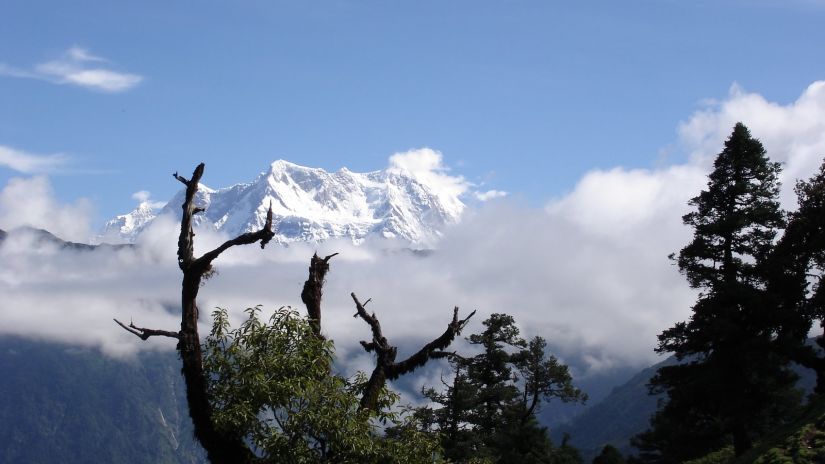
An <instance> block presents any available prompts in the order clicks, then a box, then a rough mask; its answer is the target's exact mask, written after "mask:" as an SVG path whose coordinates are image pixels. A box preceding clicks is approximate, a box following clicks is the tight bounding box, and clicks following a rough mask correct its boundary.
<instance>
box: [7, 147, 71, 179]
mask: <svg viewBox="0 0 825 464" xmlns="http://www.w3.org/2000/svg"><path fill="white" fill-rule="evenodd" d="M68 161H69V157H68V156H66V155H64V154H62V153H57V154H53V155H36V154H33V153H27V152H24V151H22V150H17V149H14V148H12V147H8V146H5V145H0V167H7V168H10V169H13V170H15V171H17V172H22V173H24V174H43V173H48V172H54V171H56V170H58V169H60V168H61V167H63V166H65V165H66V163H68Z"/></svg>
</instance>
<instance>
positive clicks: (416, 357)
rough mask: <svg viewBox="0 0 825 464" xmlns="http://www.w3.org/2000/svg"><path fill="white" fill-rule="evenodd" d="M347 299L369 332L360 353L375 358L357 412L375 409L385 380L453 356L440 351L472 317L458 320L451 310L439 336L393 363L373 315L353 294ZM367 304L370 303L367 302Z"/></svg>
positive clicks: (392, 351)
mask: <svg viewBox="0 0 825 464" xmlns="http://www.w3.org/2000/svg"><path fill="white" fill-rule="evenodd" d="M350 296H352V300H353V301H354V302H355V308H356V310H357V313H356V314H355V315H356V317H361V319H363V320H364V322H366V323H367V325H369V326H370V330H371V331H372V341H371V342H366V341H362V342H361V346H362V347H364V350H366V351H367V352H368V353H369V352H373V351H374V352H375V354H376V363H375V369H373V371H372V375H370V378H369V380H367V384H366V386H365V387H364V394H363V396H362V397H361V409H368V410H373V411H374V410H375V408H376V407H377V403H378V393H379V392H380V391H381V388H382V387H383V386H384V385H385V384H386V382H387V380H395V379H397V378H398V377H400V376H402V375H404V374H407V373H409V372H412V371H414V370H415V369H416V368H418V367H421V366H423V365H424V364H426V363H427V361H429V360H430V359H441V358H446V357H450V356H457V355H456V354H455V353H451V352H446V351H443V350H444V349H446V348H447V347H448V346H450V343H452V342H453V340H455V337H456V336H458V334H459V333H461V330H462V329H463V328H464V326H465V325H467V322H468V321H469V320H470V318H471V317H473V315H474V314H475V313H476V312H475V311H473V312H472V313H470V315H469V316H467V317H466V318H464V319H459V318H458V307H457V306H456V307H455V308H454V309H453V319H452V321H451V322H450V323H449V324H448V325H447V329H446V330H445V331H444V333H443V334H441V336H439V337H438V338H436V339H435V340H433V341H431V342H429V343H427V344H426V345H424V347H422V348H421V349H420V350H418V351H417V352H416V353H415V354H413V355H412V356H410V357H409V358H407V359H405V360H404V361H401V362H398V363H397V362H395V357H396V355H397V353H398V348H397V347H395V346H392V345H391V344H390V343H389V341H387V338H386V337H385V336H384V334H383V332H382V330H381V323H380V322H379V321H378V318H377V317H376V316H375V313H372V314H369V313H367V311H366V309H364V305H365V304H366V303H361V302H360V301H359V300H358V297H356V296H355V293H351V294H350ZM369 301H370V300H367V302H369Z"/></svg>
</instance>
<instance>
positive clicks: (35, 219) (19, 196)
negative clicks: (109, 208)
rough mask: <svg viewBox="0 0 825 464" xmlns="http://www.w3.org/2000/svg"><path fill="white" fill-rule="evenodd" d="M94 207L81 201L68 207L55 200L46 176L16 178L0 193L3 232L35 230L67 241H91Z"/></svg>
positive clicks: (0, 216) (0, 219)
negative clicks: (46, 232)
mask: <svg viewBox="0 0 825 464" xmlns="http://www.w3.org/2000/svg"><path fill="white" fill-rule="evenodd" d="M91 211H92V207H91V203H89V201H87V200H83V199H81V200H78V201H77V202H75V203H72V204H65V203H61V202H59V201H57V200H56V199H55V198H54V193H53V192H52V188H51V184H50V183H49V180H48V179H47V178H46V177H44V176H35V177H32V178H27V179H24V178H12V179H10V180H9V182H8V183H7V184H6V186H5V187H4V188H3V189H2V190H0V229H4V230H9V229H13V228H16V227H24V226H28V227H35V228H40V229H46V230H48V231H50V232H52V233H54V234H58V235H59V236H61V237H62V238H64V239H66V240H74V241H86V240H88V238H89V230H90V229H89V216H90V214H91Z"/></svg>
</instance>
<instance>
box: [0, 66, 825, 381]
mask: <svg viewBox="0 0 825 464" xmlns="http://www.w3.org/2000/svg"><path fill="white" fill-rule="evenodd" d="M823 89H825V83H821V82H817V83H814V84H812V85H811V86H809V87H808V89H806V90H805V91H804V92H803V93H802V95H801V96H800V97H799V99H797V100H796V101H794V102H791V103H789V104H785V105H782V104H778V103H774V102H769V101H766V100H765V99H764V98H763V97H761V96H759V95H758V94H754V93H747V92H745V91H743V90H741V89H739V88H736V87H735V88H734V89H733V90H732V91H731V93H730V94H729V95H728V97H727V98H726V99H725V100H724V101H721V102H717V103H714V104H710V105H706V106H705V107H703V108H702V109H700V110H699V111H697V112H696V113H695V114H693V115H692V116H691V117H690V118H688V119H687V120H686V121H684V122H683V123H682V124H680V125H679V139H678V141H677V144H678V145H679V146H680V148H681V149H683V150H684V151H685V153H688V154H689V155H690V156H689V160H688V161H687V162H686V163H684V164H678V165H671V166H666V167H661V168H658V169H626V168H623V167H615V168H613V169H608V170H594V171H591V172H589V173H587V174H586V175H585V176H584V177H583V178H582V179H580V181H579V182H578V183H577V184H576V186H575V187H574V188H573V190H572V191H570V192H568V193H567V194H565V195H563V196H560V197H559V198H555V199H552V200H550V201H548V202H547V204H546V206H545V207H544V208H533V207H529V206H526V205H524V204H522V203H519V202H518V201H517V200H513V199H510V198H503V199H500V200H498V201H494V202H486V203H480V204H478V205H477V206H476V207H474V208H470V209H468V210H467V211H466V212H465V216H464V219H463V220H462V221H461V223H460V224H457V225H456V226H454V227H452V228H450V229H448V230H447V231H445V233H444V237H443V239H442V240H441V241H440V242H439V244H438V247H437V249H436V250H435V251H434V252H433V253H431V254H430V255H428V256H426V257H421V256H418V255H415V254H413V253H410V252H407V251H405V250H402V249H397V250H388V249H386V246H387V245H386V242H385V241H382V242H381V243H380V244H376V243H371V242H369V241H367V242H366V243H365V244H363V245H361V246H354V245H352V244H351V243H349V242H347V241H330V242H325V243H322V244H317V245H311V244H297V245H291V246H289V247H276V246H270V247H268V248H267V249H266V250H263V251H261V250H260V248H259V247H243V248H237V249H232V250H231V251H229V252H227V253H226V254H224V255H222V256H221V258H220V259H219V260H218V261H217V262H216V266H217V269H218V272H219V273H218V275H217V276H215V277H214V278H212V279H211V280H209V281H208V282H207V283H206V285H205V286H204V288H203V289H202V290H201V297H200V306H201V310H202V313H203V315H204V323H206V322H207V320H208V318H207V317H206V315H207V314H208V313H209V311H210V310H211V308H213V307H214V306H218V305H220V306H222V307H227V308H230V309H231V311H232V314H234V315H235V316H236V317H239V315H240V314H241V313H240V312H241V310H242V309H244V308H246V307H247V306H251V305H255V304H263V305H265V306H267V307H269V308H276V307H279V306H281V305H292V306H293V307H296V308H299V309H303V306H302V305H301V302H300V296H299V295H300V290H301V286H302V284H303V282H304V280H305V279H306V269H307V265H308V260H309V257H310V256H311V255H312V253H313V252H315V251H318V252H319V254H329V253H332V252H340V253H341V254H340V256H337V257H335V258H334V259H333V260H332V262H331V266H332V268H331V271H330V273H329V275H328V278H327V285H326V287H325V292H324V308H325V309H324V330H325V332H326V333H327V334H328V335H329V336H330V337H332V338H333V339H334V340H335V341H336V346H337V348H338V353H339V356H340V358H341V359H342V360H344V363H345V364H346V365H347V366H349V367H350V368H353V367H361V368H369V366H370V365H371V364H370V360H369V357H368V356H367V355H365V354H364V353H363V350H362V349H361V347H360V346H358V345H357V342H358V340H362V339H367V338H368V337H369V331H368V328H367V326H366V325H365V324H364V323H363V322H362V321H360V320H358V319H354V318H353V317H352V315H353V314H354V312H355V311H354V308H353V307H352V301H351V300H350V298H349V293H350V292H355V293H356V294H357V295H358V296H359V297H360V298H361V299H362V300H365V299H367V298H372V303H370V309H371V310H372V311H375V312H376V314H377V315H378V317H379V318H380V320H381V323H382V326H383V328H384V331H385V334H386V335H387V336H388V337H390V339H391V340H392V341H393V342H394V343H397V344H399V345H401V346H402V347H410V348H413V347H417V346H420V344H421V343H422V342H426V341H428V340H430V339H432V338H434V337H435V336H437V335H438V334H440V333H441V332H442V331H443V330H444V326H445V324H446V323H447V322H448V321H449V319H450V316H451V309H452V307H453V306H456V305H457V306H459V307H461V308H462V311H463V312H464V314H466V313H467V312H469V311H471V310H474V309H475V310H478V315H477V316H476V318H475V319H474V320H473V321H472V323H471V325H470V327H469V328H468V329H467V332H466V333H465V335H466V334H468V333H472V332H474V331H477V330H479V328H480V327H481V325H480V323H481V321H482V320H483V319H484V318H486V317H487V316H489V315H490V314H491V313H493V312H506V313H510V314H512V315H514V316H515V318H516V320H517V321H518V322H519V324H520V325H521V327H522V330H523V332H524V333H525V334H526V335H527V336H532V335H542V336H544V337H545V338H547V339H548V342H549V345H550V347H551V348H552V350H553V351H554V352H555V353H556V354H558V355H560V357H561V358H562V359H563V360H564V361H565V362H568V363H570V364H572V365H573V366H575V369H576V372H577V374H578V375H591V374H595V373H598V372H600V371H602V370H604V369H610V368H612V367H617V366H628V365H629V366H636V367H639V366H643V365H647V364H649V363H651V362H654V361H656V359H657V357H656V355H655V354H654V353H653V351H652V349H653V347H654V346H655V344H656V335H657V334H658V333H660V332H661V331H662V330H663V329H665V328H667V327H670V326H672V325H673V324H674V323H675V322H676V321H680V320H684V319H686V318H687V317H688V316H689V315H690V306H691V305H692V303H693V302H694V301H695V297H696V294H695V291H694V290H691V289H690V288H688V286H687V283H686V282H685V280H684V278H683V277H682V276H680V275H679V273H678V272H677V269H676V267H675V266H674V265H673V264H672V263H671V262H669V261H668V259H667V255H668V254H669V253H672V252H675V251H678V250H679V249H680V248H681V247H682V246H684V244H686V243H687V241H688V240H689V239H690V236H691V230H690V229H688V228H686V227H684V226H683V225H682V224H681V216H682V215H683V214H685V213H686V212H687V211H688V206H687V201H688V199H690V198H691V197H693V196H695V195H696V194H698V192H699V191H700V190H701V189H702V188H703V187H704V186H705V185H706V182H707V178H706V176H707V173H708V172H709V169H710V163H711V161H712V159H713V156H714V155H715V154H716V153H718V152H719V151H720V150H721V147H722V142H723V141H724V139H725V138H726V137H727V136H728V134H729V133H730V130H731V129H732V127H733V124H734V123H735V122H736V121H742V122H744V123H745V124H746V125H748V126H749V127H750V129H751V131H752V133H753V135H754V136H756V137H757V138H760V139H761V140H762V142H763V143H764V144H765V146H766V148H767V149H768V152H769V155H770V156H771V157H772V158H773V159H775V160H779V161H782V162H783V163H784V164H785V166H786V170H785V174H784V176H785V177H784V179H785V184H786V185H785V187H784V191H783V198H789V199H792V194H788V191H789V190H790V188H791V187H792V183H793V180H794V179H795V178H806V177H809V176H810V175H811V174H813V172H814V171H815V169H816V168H817V167H818V165H819V163H820V162H821V160H822V155H823V154H825V145H823V134H825V130H823V129H825V127H824V126H823V124H825V90H823ZM653 157H654V156H653V154H651V158H653ZM390 162H391V164H392V165H393V166H395V167H396V168H397V169H407V170H411V171H414V172H419V173H421V172H423V173H430V174H432V173H435V174H434V175H436V176H437V175H441V176H446V177H448V178H450V179H452V180H450V179H444V178H438V177H435V178H434V179H430V181H431V182H435V183H436V184H438V183H439V182H444V184H443V185H442V187H443V188H463V189H465V190H464V191H466V190H467V188H468V187H467V185H466V183H464V184H462V182H464V181H463V179H462V178H460V177H459V178H458V179H459V180H458V181H457V180H455V179H456V178H455V177H450V176H449V175H448V174H447V173H446V171H445V170H444V169H442V168H443V164H442V157H441V154H440V153H438V152H435V151H433V150H429V149H424V150H418V151H416V154H415V155H412V154H411V153H410V152H408V153H405V154H397V155H394V156H393V158H391V161H390ZM425 175H427V174H425ZM15 182H16V183H15ZM23 182H28V183H29V184H21V183H23ZM32 185H34V186H37V187H38V188H30V187H31V186H32ZM44 185H45V186H46V187H47V184H46V183H45V180H44V179H42V178H34V179H29V180H16V181H13V182H12V183H10V184H9V185H8V186H7V187H6V188H5V189H4V190H3V192H2V194H0V218H9V217H14V216H15V214H16V213H12V212H10V210H7V208H10V207H14V205H15V204H16V203H15V202H14V201H4V200H3V199H4V198H6V197H8V198H14V196H13V194H14V192H18V191H24V190H28V191H29V192H34V194H36V195H34V196H31V195H33V194H32V193H30V197H31V200H30V201H33V202H34V203H36V204H40V205H48V207H42V208H40V209H43V210H49V211H51V213H52V214H56V215H57V216H56V217H61V216H60V215H61V214H64V212H69V211H72V208H74V207H75V205H61V204H59V203H58V202H56V201H55V200H54V199H52V198H51V193H50V192H49V190H48V188H45V187H44ZM21 186H25V187H26V189H22V188H21ZM789 195H790V196H789ZM139 196H140V197H144V196H146V195H144V194H140V195H139ZM790 204H792V202H791V203H790ZM65 214H66V215H67V216H66V217H69V216H70V215H69V214H68V213H65ZM81 217H82V216H81ZM6 220H8V219H6ZM0 224H3V223H0ZM0 227H3V225H0ZM176 227H177V226H176V224H174V223H171V222H169V221H167V220H159V221H157V222H156V223H154V224H153V226H152V227H151V228H150V229H149V230H148V231H147V232H146V233H144V234H143V235H141V237H140V247H138V248H137V249H135V250H121V251H98V252H94V253H85V254H82V253H77V252H70V251H65V250H63V251H61V250H57V249H52V248H48V247H43V246H41V247H39V248H37V247H35V248H31V247H27V246H26V240H27V239H26V237H25V236H19V237H14V236H13V237H11V238H10V239H9V242H8V243H6V244H5V245H4V246H3V247H0V262H3V263H4V265H3V266H2V269H0V292H2V294H3V295H4V298H3V299H2V300H0V332H2V333H15V334H20V335H26V336H30V337H39V338H48V339H56V340H61V341H64V342H70V343H79V344H84V345H91V346H98V347H100V348H101V349H102V350H103V351H105V352H106V353H110V354H113V355H128V354H130V353H134V352H135V351H136V350H139V349H164V348H165V349H171V348H172V345H173V344H164V343H163V342H161V341H156V340H153V341H151V342H149V343H146V342H141V341H140V340H138V339H137V338H136V337H134V336H132V335H131V334H128V333H126V332H125V331H123V330H121V329H120V328H118V327H117V326H115V325H114V323H112V322H111V318H113V317H117V318H118V319H121V320H125V321H128V320H130V319H131V318H133V319H134V321H135V323H136V324H138V325H141V326H145V327H152V328H159V329H167V330H174V328H175V327H177V326H178V324H179V319H178V318H179V316H178V314H177V311H178V309H177V305H178V301H179V290H180V288H179V281H180V271H179V269H178V268H177V263H176V261H175V246H176V236H177V231H176ZM47 228H49V227H47ZM50 230H51V229H50ZM224 238H225V237H221V236H219V235H216V234H214V233H210V232H208V231H201V232H199V233H198V236H197V250H196V252H197V253H203V252H204V251H206V250H208V249H210V248H212V247H214V246H216V245H217V244H219V243H220V242H221V241H222V240H223V239H224ZM204 330H206V327H204ZM407 352H408V351H405V350H404V349H402V352H400V353H399V357H404V356H405V355H406V353H407Z"/></svg>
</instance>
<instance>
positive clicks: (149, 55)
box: [0, 0, 825, 222]
mask: <svg viewBox="0 0 825 464" xmlns="http://www.w3.org/2000/svg"><path fill="white" fill-rule="evenodd" d="M0 18H2V19H1V20H0V24H2V27H0V146H4V147H7V148H10V149H13V150H16V151H17V152H20V153H25V154H29V155H36V156H43V157H48V156H50V155H62V156H63V158H59V160H62V164H59V167H57V168H55V167H50V168H43V169H41V171H45V172H46V173H48V174H50V182H51V184H52V186H53V189H54V191H55V194H56V196H57V197H58V198H59V199H61V200H62V201H66V202H70V201H74V200H75V199H77V198H81V197H82V198H88V199H89V200H90V201H91V204H92V205H93V206H94V209H95V211H96V213H95V216H94V217H95V221H97V222H102V221H103V220H104V219H106V218H108V217H111V216H113V215H114V214H117V213H122V212H126V211H128V210H129V209H131V207H132V205H133V204H134V200H132V199H131V198H130V197H131V195H132V194H133V193H134V192H137V191H139V190H149V191H151V192H152V194H153V198H155V199H158V200H166V199H168V198H169V197H171V195H172V194H173V193H174V191H175V190H176V189H177V188H178V185H177V183H176V182H174V180H173V179H172V178H171V176H170V175H169V174H170V173H171V172H173V171H175V170H181V171H182V172H187V171H189V170H191V168H192V167H193V166H194V165H195V164H196V163H197V162H199V161H205V162H206V163H207V170H208V171H207V172H208V173H207V176H206V178H205V179H206V182H207V183H208V184H209V185H212V186H217V187H219V186H226V185H229V184H231V183H235V182H240V181H246V180H250V179H251V178H252V177H254V175H255V174H257V173H258V172H259V171H261V170H264V169H265V168H266V166H267V164H268V163H269V162H271V161H273V160H275V159H277V158H285V159H288V160H291V161H293V162H296V163H299V164H303V165H308V166H317V167H323V168H325V169H328V170H335V169H338V168H340V167H342V166H347V167H348V168H350V169H352V170H355V171H368V170H377V169H381V168H384V167H385V166H386V165H387V158H388V157H389V156H390V155H392V154H393V153H396V152H402V151H406V150H408V149H411V148H418V147H431V148H433V149H436V150H439V151H441V152H442V153H443V155H444V163H445V164H446V165H447V166H449V167H451V168H452V171H451V172H452V173H454V174H460V175H463V176H465V177H466V178H467V179H468V180H470V181H471V182H475V183H477V184H480V187H479V188H485V189H486V188H494V189H498V190H505V191H508V192H510V193H511V194H512V195H513V196H516V197H520V198H524V199H526V201H527V202H528V203H531V204H534V205H537V204H543V203H545V202H547V201H548V200H549V199H551V198H554V197H558V196H560V195H563V194H564V193H565V192H569V191H570V190H571V189H573V188H574V186H575V185H576V184H577V182H579V181H580V179H581V178H582V176H584V175H585V174H586V173H587V172H589V171H592V170H594V169H609V168H612V167H614V166H621V167H624V168H656V167H661V166H662V165H663V164H664V165H667V164H671V163H680V162H684V161H685V159H686V158H687V153H686V150H685V149H683V147H681V146H680V144H679V142H678V135H677V129H678V127H679V124H680V122H682V121H685V120H687V119H688V118H689V117H691V115H692V114H694V112H695V111H697V110H699V109H701V108H702V107H703V105H705V104H706V103H707V102H708V100H709V99H710V100H723V99H725V98H727V96H728V92H729V89H730V87H731V85H732V84H734V83H738V84H739V85H740V86H741V87H742V88H744V89H746V90H747V91H751V92H756V93H758V94H760V95H761V96H763V97H764V98H765V99H767V100H768V101H771V102H778V103H779V104H789V103H791V102H793V101H794V100H795V99H796V98H798V97H799V95H800V94H801V93H802V92H803V91H804V90H805V88H806V87H807V86H808V85H810V84H811V83H812V82H814V81H816V80H818V79H822V78H825V60H823V59H822V57H823V51H822V45H823V44H825V27H822V25H823V24H825V3H823V2H821V1H814V0H786V1H778V0H777V1H769V0H762V1H753V0H749V1H744V0H742V1H738V0H725V1H719V0H717V1H690V2H685V1H681V2H680V1H670V0H655V1H654V0H631V1H615V0H613V1H599V2H595V1H578V2H551V1H542V2H539V1H535V2H527V1H497V2H481V1H449V2H445V1H421V2H382V1H325V2H320V1H307V2H271V1H243V2H223V1H205V2H160V1H145V2H131V3H127V2H111V1H78V2H43V1H37V0H25V1H17V0H7V1H5V2H3V4H2V6H0ZM44 64H51V66H44ZM61 66H62V67H61ZM67 66H68V67H71V66H75V67H80V68H83V69H91V68H93V69H105V70H108V71H111V72H112V73H117V75H116V76H114V75H110V76H103V77H101V79H104V80H105V79H106V78H117V77H119V78H120V79H121V80H120V81H117V80H116V81H115V82H114V83H112V82H109V81H106V82H109V84H106V85H110V87H109V88H106V87H101V85H103V84H100V83H101V82H104V81H101V80H98V81H95V82H97V84H89V82H86V83H85V84H84V85H76V84H77V83H78V82H75V84H72V83H70V82H67V78H66V77H65V74H60V73H61V72H62V71H65V68H66V67H67ZM98 77H100V76H98ZM124 79H125V80H124ZM98 84H100V85H98ZM757 135H758V134H757ZM47 159H49V158H47ZM51 159H52V160H56V159H58V158H51ZM23 174H27V173H23ZM19 176H21V172H19V168H18V169H17V170H15V169H12V168H11V167H10V166H9V165H8V163H7V164H6V165H3V164H2V163H0V186H3V185H5V184H6V183H7V182H8V180H9V179H10V178H12V177H19Z"/></svg>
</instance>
